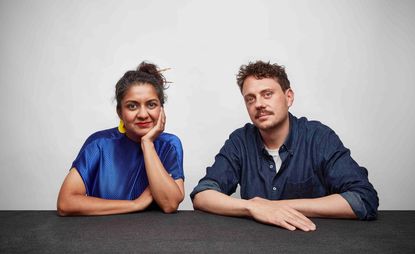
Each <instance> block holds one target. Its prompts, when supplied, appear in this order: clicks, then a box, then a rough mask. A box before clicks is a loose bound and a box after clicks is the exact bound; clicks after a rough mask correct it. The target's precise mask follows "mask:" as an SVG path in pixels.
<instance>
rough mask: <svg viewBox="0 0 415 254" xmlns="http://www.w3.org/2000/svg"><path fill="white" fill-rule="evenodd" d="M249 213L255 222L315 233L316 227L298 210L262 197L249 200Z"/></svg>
mask: <svg viewBox="0 0 415 254" xmlns="http://www.w3.org/2000/svg"><path fill="white" fill-rule="evenodd" d="M249 202H250V206H249V207H248V210H249V213H250V214H251V216H252V218H254V219H255V220H257V221H259V222H262V223H265V224H271V225H277V226H280V227H283V228H286V229H288V230H295V229H297V228H298V229H301V230H303V231H314V230H316V225H315V224H314V223H313V222H312V221H311V220H310V219H308V218H307V217H305V216H304V215H303V214H301V213H300V212H298V211H297V210H295V209H293V208H291V207H289V206H287V205H284V204H282V203H281V202H278V201H270V200H267V199H263V198H260V197H255V198H252V199H250V200H249Z"/></svg>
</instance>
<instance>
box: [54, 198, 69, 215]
mask: <svg viewBox="0 0 415 254" xmlns="http://www.w3.org/2000/svg"><path fill="white" fill-rule="evenodd" d="M56 208H57V209H56V212H57V213H58V215H59V216H68V215H69V212H68V209H67V206H66V205H65V204H64V202H62V201H60V200H59V201H58V204H57V207H56Z"/></svg>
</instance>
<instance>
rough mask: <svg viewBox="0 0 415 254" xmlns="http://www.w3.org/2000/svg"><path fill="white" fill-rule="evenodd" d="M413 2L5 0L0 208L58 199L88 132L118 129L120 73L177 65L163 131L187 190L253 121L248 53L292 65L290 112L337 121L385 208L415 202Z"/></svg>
mask: <svg viewBox="0 0 415 254" xmlns="http://www.w3.org/2000/svg"><path fill="white" fill-rule="evenodd" d="M414 3H415V2H414V1H360V0H359V1H353V0H352V1H350V0H344V1H332V0H327V1H236V0H235V1H115V0H114V1H97V0H94V1H91V0H88V1H55V0H37V1H15V0H10V1H4V0H1V1H0V34H1V50H0V54H1V58H0V86H1V94H0V113H1V123H0V138H1V143H0V209H55V203H56V197H57V194H58V191H59V188H60V185H61V183H62V181H63V179H64V177H65V175H66V174H67V172H68V170H69V167H70V166H71V162H72V161H73V159H74V158H75V156H76V155H77V153H78V151H79V149H80V147H81V146H82V144H83V142H84V141H85V139H86V138H87V137H88V136H89V135H90V134H92V133H93V132H95V131H97V130H102V129H106V128H111V127H115V126H116V125H117V123H118V119H117V116H116V113H115V103H114V101H113V94H114V85H115V83H116V82H117V80H118V79H119V78H120V77H121V76H122V75H123V74H124V72H125V71H127V70H130V69H133V68H135V67H136V66H137V65H138V64H139V62H141V61H142V60H150V61H153V62H155V63H156V64H158V65H159V66H160V67H171V68H172V70H171V71H169V72H168V73H166V76H167V79H168V80H170V81H173V82H174V83H173V84H172V85H171V86H170V88H169V89H168V90H167V94H168V96H169V99H168V102H167V104H166V111H167V129H166V131H167V132H171V133H175V134H176V135H178V136H179V137H180V138H181V140H182V142H183V146H184V149H185V161H184V168H185V175H186V181H185V187H186V192H187V193H186V198H185V200H184V202H183V203H182V205H181V206H180V208H181V209H192V206H191V202H190V198H189V197H188V194H189V193H190V192H191V190H192V189H193V187H194V186H195V185H196V184H197V182H198V180H199V179H200V178H201V177H202V176H203V175H204V173H205V168H206V166H208V165H210V164H211V163H212V162H213V158H214V156H215V154H216V153H217V152H218V151H219V149H220V147H221V146H222V145H223V143H224V141H225V139H226V138H227V137H228V135H229V134H230V133H231V132H232V131H233V130H234V129H236V128H238V127H241V126H242V125H243V124H244V123H245V122H247V121H249V118H248V115H247V113H246V110H245V107H244V104H243V101H242V98H241V96H240V94H239V91H238V88H237V86H236V82H235V74H236V72H237V70H238V68H239V66H240V65H241V64H245V63H247V62H248V61H252V60H257V59H262V60H270V61H271V62H277V63H279V64H283V65H285V66H286V68H287V72H288V75H289V78H290V80H291V82H292V87H293V89H294V91H295V102H294V106H293V107H292V108H291V112H292V113H294V114H295V115H297V116H306V117H308V118H309V119H317V120H320V121H322V122H323V123H325V124H327V125H329V126H330V127H332V128H333V129H334V130H335V131H336V132H337V133H338V134H339V136H340V138H341V139H342V140H343V142H344V144H345V145H346V146H347V147H349V148H350V149H351V151H352V156H353V157H354V158H355V159H356V160H357V161H358V162H359V163H360V164H361V165H363V166H365V167H367V169H368V170H369V179H370V180H371V182H372V183H373V184H374V186H375V188H376V189H377V190H378V192H379V197H380V209H415V201H414V200H415V199H414V198H413V197H412V194H413V193H415V187H414V184H413V178H414V177H415V173H414V164H415V156H414V155H413V152H414V150H415V149H414V148H415V146H414V129H415V120H414V113H413V109H414V102H413V97H414V95H415V88H414V87H415V82H414V81H415V75H414V73H415V71H414V66H415V46H414V45H415V32H414V31H415V29H414V28H413V27H414V25H415V4H414Z"/></svg>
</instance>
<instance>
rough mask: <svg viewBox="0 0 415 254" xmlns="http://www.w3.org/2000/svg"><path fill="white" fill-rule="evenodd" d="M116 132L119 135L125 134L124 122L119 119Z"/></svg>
mask: <svg viewBox="0 0 415 254" xmlns="http://www.w3.org/2000/svg"><path fill="white" fill-rule="evenodd" d="M118 131H119V132H121V133H125V127H124V122H123V120H121V119H120V124H119V125H118Z"/></svg>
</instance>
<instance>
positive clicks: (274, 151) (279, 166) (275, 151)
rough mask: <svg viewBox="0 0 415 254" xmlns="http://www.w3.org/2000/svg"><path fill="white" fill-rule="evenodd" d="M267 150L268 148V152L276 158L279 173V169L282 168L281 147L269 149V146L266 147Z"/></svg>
mask: <svg viewBox="0 0 415 254" xmlns="http://www.w3.org/2000/svg"><path fill="white" fill-rule="evenodd" d="M265 150H267V152H268V153H269V155H271V156H272V158H273V159H274V162H275V173H278V170H280V168H281V164H282V161H281V157H280V153H279V150H280V149H279V148H278V149H268V148H267V147H265Z"/></svg>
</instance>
